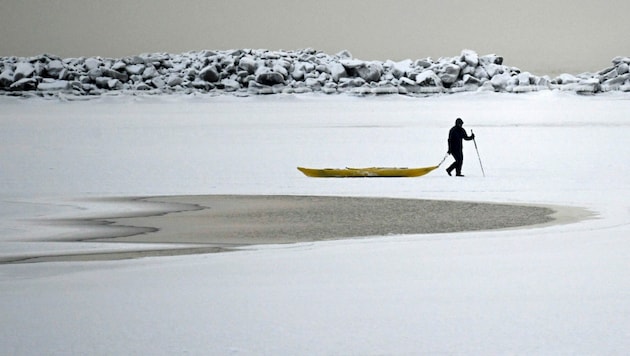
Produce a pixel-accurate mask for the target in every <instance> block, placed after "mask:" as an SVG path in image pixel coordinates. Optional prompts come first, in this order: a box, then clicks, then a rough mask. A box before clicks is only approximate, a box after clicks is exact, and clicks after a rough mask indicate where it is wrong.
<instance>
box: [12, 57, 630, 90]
mask: <svg viewBox="0 0 630 356" xmlns="http://www.w3.org/2000/svg"><path fill="white" fill-rule="evenodd" d="M629 65H630V58H629V57H616V58H614V59H613V60H612V66H610V67H608V68H606V69H604V70H601V71H599V72H597V73H583V74H579V75H572V74H562V75H560V76H558V77H556V78H550V77H548V76H542V77H539V76H536V75H533V74H531V73H529V72H525V71H521V70H520V69H518V68H515V67H510V66H506V65H504V64H503V58H502V57H500V56H497V55H494V54H489V55H485V56H479V55H478V54H477V53H475V52H474V51H471V50H463V51H462V53H461V54H460V55H459V56H455V57H450V58H448V57H446V58H440V59H438V60H433V59H431V58H424V59H418V60H415V61H412V60H404V61H401V62H394V61H391V60H388V61H385V62H380V61H363V60H359V59H356V58H353V57H352V55H351V54H350V53H349V52H348V51H342V52H339V53H337V54H335V55H329V54H326V53H322V52H319V51H316V50H313V49H303V50H297V51H269V50H263V49H260V50H253V49H238V50H228V51H201V52H188V53H182V54H169V53H151V54H142V55H138V56H133V57H125V58H101V57H91V58H65V59H63V58H59V57H56V56H52V55H46V54H44V55H40V56H36V57H30V58H18V57H2V58H0V93H4V94H10V95H24V94H28V93H31V94H32V93H36V94H39V95H48V94H58V93H68V94H73V95H101V94H103V93H107V92H147V93H152V94H163V93H173V92H183V93H187V92H213V93H217V94H221V93H234V94H238V95H250V94H253V95H256V94H276V93H307V92H322V93H326V94H335V93H351V94H359V95H366V94H405V95H427V94H437V93H457V92H462V91H495V92H507V93H526V92H531V91H538V90H562V91H574V92H577V93H587V94H591V93H599V92H605V91H612V90H619V91H630V71H629Z"/></svg>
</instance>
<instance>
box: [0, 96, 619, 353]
mask: <svg viewBox="0 0 630 356" xmlns="http://www.w3.org/2000/svg"><path fill="white" fill-rule="evenodd" d="M0 105H1V107H2V110H0V212H1V217H0V257H10V256H14V255H24V254H38V253H51V252H52V253H65V252H77V251H79V252H80V251H83V252H85V251H99V250H102V249H124V248H127V247H128V246H124V245H123V246H118V245H116V246H111V245H112V244H103V243H60V242H53V241H52V240H54V239H58V238H59V237H60V236H68V235H71V234H72V233H75V232H76V231H72V230H68V228H65V227H59V226H51V225H48V224H43V223H42V220H44V219H49V218H65V217H90V216H98V215H99V214H103V213H104V212H110V211H132V210H134V209H141V207H140V206H133V205H121V204H120V203H115V202H102V201H99V200H94V199H93V198H101V197H121V196H152V195H184V194H273V195H276V194H277V195H326V196H329V195H332V196H366V197H401V198H418V199H440V200H461V201H480V202H500V203H517V204H532V205H560V206H571V207H579V208H584V209H586V210H588V211H590V213H591V214H592V216H591V218H589V219H585V220H581V221H579V222H573V223H570V224H558V225H551V226H544V227H538V228H526V229H515V230H501V231H484V232H464V233H445V234H428V235H395V236H374V237H370V238H362V239H353V240H340V241H328V242H312V243H301V244H292V245H271V246H264V247H263V246H251V247H248V248H245V249H243V250H241V251H237V252H230V253H218V254H206V255H194V256H177V257H160V258H142V259H135V260H123V261H100V262H55V263H52V262H51V263H32V264H2V265H0V300H1V301H2V302H1V304H0V314H1V315H2V324H1V326H0V344H1V345H3V346H2V347H3V350H4V351H3V352H6V353H7V354H14V355H41V354H92V355H99V354H102V355H105V354H204V355H206V354H243V355H249V354H256V355H260V354H315V355H319V354H324V355H336V354H344V355H345V354H360V355H383V354H384V355H390V354H396V355H398V354H479V355H488V354H527V355H531V354H607V355H614V354H619V355H621V354H626V353H627V352H628V350H630V341H629V340H630V278H629V277H628V271H629V270H630V262H629V261H630V260H629V259H628V256H630V240H629V239H630V225H629V223H630V203H629V198H630V180H629V179H628V176H629V175H630V168H629V167H628V166H627V165H626V164H624V162H625V161H626V160H627V157H628V156H629V154H630V147H629V146H628V144H627V143H628V142H629V141H628V137H629V136H630V118H629V116H628V114H629V113H630V110H629V108H630V96H629V95H628V94H627V93H619V92H617V93H605V94H601V95H596V96H579V95H576V94H574V93H572V92H561V91H543V92H535V93H528V94H522V95H514V94H495V93H462V94H456V95H439V96H433V97H425V98H413V97H405V96H397V95H395V96H383V97H354V96H349V95H336V96H325V95H316V94H305V95H272V96H264V97H263V96H254V97H233V96H204V95H171V96H167V95H164V96H129V95H120V96H103V97H100V98H92V99H90V100H77V101H68V100H65V101H64V100H58V99H41V98H29V99H24V98H11V97H0ZM457 117H461V118H462V119H463V120H464V122H465V125H464V127H465V128H466V129H467V130H471V129H472V130H473V131H474V132H475V134H476V137H477V140H476V141H477V144H478V152H479V156H478V155H477V151H476V150H475V148H474V145H473V144H472V142H466V143H465V151H464V155H465V160H464V174H466V175H467V176H466V177H465V178H463V179H459V178H453V177H449V176H447V175H446V173H445V172H444V170H443V169H442V168H445V166H443V167H442V168H441V169H439V170H436V171H434V172H432V173H430V174H429V175H427V176H424V177H420V178H406V179H313V178H307V177H305V176H303V175H302V174H301V173H300V172H299V171H297V170H296V166H307V167H345V166H409V167H412V166H430V165H435V164H437V163H439V161H440V160H441V159H442V157H443V156H444V154H445V152H446V136H447V133H448V129H449V128H450V127H451V126H452V125H453V123H454V120H455V119H456V118H457ZM478 157H479V158H480V159H481V161H482V163H483V167H484V169H485V177H484V176H483V175H482V172H481V170H480V165H479V159H478ZM450 162H451V161H450V158H449V160H447V162H446V164H450ZM83 228H85V227H83ZM76 229H79V230H80V229H82V227H77V228H76Z"/></svg>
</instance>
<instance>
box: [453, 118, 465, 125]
mask: <svg viewBox="0 0 630 356" xmlns="http://www.w3.org/2000/svg"><path fill="white" fill-rule="evenodd" d="M462 125H464V120H462V119H460V118H459V117H458V118H457V120H455V126H459V127H461V126H462Z"/></svg>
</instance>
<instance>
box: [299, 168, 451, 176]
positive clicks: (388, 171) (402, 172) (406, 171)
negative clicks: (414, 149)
mask: <svg viewBox="0 0 630 356" xmlns="http://www.w3.org/2000/svg"><path fill="white" fill-rule="evenodd" d="M438 167H439V165H438V166H431V167H422V168H407V167H367V168H350V167H346V168H305V167H297V169H298V170H300V172H302V173H304V174H305V175H306V176H308V177H316V178H346V177H347V178H368V177H420V176H423V175H425V174H427V173H429V172H431V171H432V170H434V169H436V168H438Z"/></svg>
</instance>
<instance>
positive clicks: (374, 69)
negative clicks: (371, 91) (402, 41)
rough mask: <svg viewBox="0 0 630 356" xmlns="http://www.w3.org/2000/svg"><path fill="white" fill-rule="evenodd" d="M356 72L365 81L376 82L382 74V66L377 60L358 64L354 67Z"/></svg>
mask: <svg viewBox="0 0 630 356" xmlns="http://www.w3.org/2000/svg"><path fill="white" fill-rule="evenodd" d="M356 73H357V75H358V76H359V77H361V79H363V80H365V81H366V82H368V83H370V82H378V81H380V80H381V75H382V74H383V66H382V65H381V64H380V63H378V62H372V63H369V64H367V65H363V66H360V67H358V68H357V69H356Z"/></svg>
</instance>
